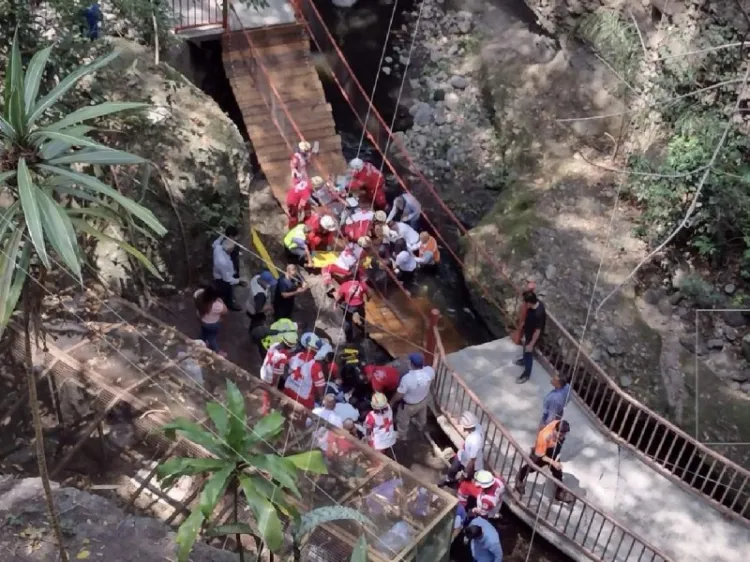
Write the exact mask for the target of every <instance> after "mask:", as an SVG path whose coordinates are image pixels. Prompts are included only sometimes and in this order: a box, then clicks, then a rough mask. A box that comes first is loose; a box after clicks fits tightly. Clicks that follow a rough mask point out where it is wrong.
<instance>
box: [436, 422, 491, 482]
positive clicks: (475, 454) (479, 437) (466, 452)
mask: <svg viewBox="0 0 750 562" xmlns="http://www.w3.org/2000/svg"><path fill="white" fill-rule="evenodd" d="M459 424H460V425H461V427H462V428H463V430H464V431H465V432H466V438H465V439H464V443H463V445H462V446H461V448H460V449H459V450H458V452H457V453H456V455H455V456H454V457H453V459H451V467H450V470H448V474H447V475H446V477H445V481H444V482H443V483H442V484H441V485H442V486H445V485H451V484H455V483H456V477H457V476H458V473H459V472H461V471H463V473H464V475H465V478H466V479H468V480H471V478H473V476H474V473H475V472H478V471H480V470H483V469H484V451H483V449H484V434H483V432H482V429H481V427H479V422H478V420H477V416H476V415H475V414H474V412H470V411H468V410H467V411H465V412H463V413H462V414H461V418H460V420H459Z"/></svg>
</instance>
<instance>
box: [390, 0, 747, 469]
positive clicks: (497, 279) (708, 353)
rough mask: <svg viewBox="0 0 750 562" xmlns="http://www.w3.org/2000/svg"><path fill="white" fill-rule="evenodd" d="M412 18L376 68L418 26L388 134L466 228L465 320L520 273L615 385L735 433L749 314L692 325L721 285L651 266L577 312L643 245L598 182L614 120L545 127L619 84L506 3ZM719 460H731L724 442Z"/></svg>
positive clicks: (587, 108)
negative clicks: (399, 109)
mask: <svg viewBox="0 0 750 562" xmlns="http://www.w3.org/2000/svg"><path fill="white" fill-rule="evenodd" d="M418 10H419V5H417V6H416V7H415V9H414V11H413V13H412V15H411V20H410V24H409V25H408V32H405V33H403V34H402V44H401V45H400V46H399V47H397V48H396V50H395V52H394V54H393V56H392V58H391V60H392V61H393V62H394V64H392V65H391V66H392V68H391V67H389V72H394V73H396V74H400V73H401V72H403V67H404V66H405V64H406V62H407V61H406V54H407V53H408V49H409V41H410V39H411V34H412V33H413V32H414V29H415V25H416V22H417V20H418V21H419V30H418V33H417V41H416V50H415V56H414V57H413V59H412V61H411V65H410V69H409V73H408V75H407V90H406V95H405V96H404V97H403V98H402V100H401V101H402V104H403V105H404V106H405V108H404V109H406V110H408V113H409V114H410V115H411V118H412V122H413V124H412V127H411V128H410V129H408V130H407V131H405V132H403V133H398V135H399V136H400V137H401V139H402V140H403V142H404V144H405V146H406V148H407V150H408V151H409V153H410V154H411V155H412V160H413V162H414V163H410V162H408V161H407V160H406V159H405V158H403V157H402V158H401V159H402V162H404V163H405V164H406V165H409V166H411V168H412V171H414V170H413V168H414V166H418V167H419V168H420V170H421V171H422V173H423V174H424V175H425V176H426V177H427V178H428V179H429V180H430V182H431V183H432V184H433V186H434V188H435V189H436V191H437V192H438V193H439V194H440V196H441V198H443V200H444V201H445V202H446V203H447V204H448V206H449V207H450V208H451V210H452V211H453V212H454V213H455V214H456V215H457V216H458V218H459V219H460V220H461V221H462V222H463V223H464V225H466V226H468V227H470V228H472V230H471V236H472V238H473V241H474V244H468V245H467V244H461V245H460V247H461V249H462V250H464V253H463V257H464V261H465V262H466V263H467V267H466V269H465V273H466V278H467V281H468V283H469V285H470V287H471V289H472V296H473V298H474V303H475V309H476V310H477V312H478V313H479V314H480V315H481V316H482V317H483V318H484V319H485V320H486V321H487V322H488V323H489V324H490V326H499V325H501V323H502V322H501V318H500V315H499V314H498V313H497V309H496V307H495V306H494V304H493V303H492V302H491V300H488V299H487V298H486V294H490V295H492V296H493V297H495V298H496V297H497V295H504V296H506V297H507V296H508V291H507V283H506V282H505V281H504V280H503V277H502V275H500V274H499V273H498V272H499V268H498V266H497V264H502V265H503V266H504V267H503V269H504V271H505V272H507V273H508V274H509V275H510V276H511V277H512V278H513V281H514V282H515V283H516V284H517V285H519V284H521V283H523V281H524V280H525V279H529V278H533V279H535V280H536V281H537V283H538V285H539V292H540V293H541V295H542V298H543V299H544V300H545V302H546V303H547V305H548V308H549V310H551V312H552V313H553V314H554V315H555V317H556V318H558V320H560V322H561V324H562V325H563V326H564V327H565V328H566V329H567V330H568V331H569V332H570V333H571V334H572V335H573V337H574V338H576V339H577V340H579V341H582V343H583V346H584V349H585V350H587V352H588V353H589V354H590V355H591V357H592V359H594V360H595V361H596V362H597V363H599V364H600V365H601V366H602V367H603V368H604V369H605V371H606V372H607V373H609V375H610V376H611V377H612V378H613V379H614V380H615V381H616V382H618V383H619V384H620V385H621V386H622V387H623V388H625V389H627V390H628V392H630V393H632V394H633V395H634V396H636V397H637V398H638V399H639V400H641V401H642V402H644V403H646V404H647V405H649V406H650V407H652V408H654V409H655V410H657V411H659V412H661V413H663V414H664V415H666V416H668V417H670V418H671V419H673V420H674V421H676V422H678V423H680V424H681V425H682V426H683V427H685V428H686V429H688V430H689V431H690V432H691V433H695V431H696V427H698V425H699V426H700V427H698V432H699V433H700V435H698V437H699V438H701V439H708V440H711V441H724V442H727V441H730V442H743V441H748V440H750V435H748V434H747V432H748V431H750V430H748V429H746V428H748V427H750V424H747V423H746V421H747V420H746V416H745V415H744V414H743V412H744V410H746V406H747V404H748V392H749V391H750V384H749V383H750V370H749V369H748V367H747V359H748V357H750V336H748V335H747V331H746V330H747V328H746V325H747V324H748V321H750V319H748V318H747V316H746V315H745V314H744V313H742V312H738V311H730V312H719V311H717V312H710V313H703V312H700V313H697V316H698V323H697V324H696V312H695V311H696V309H701V308H711V309H720V308H723V307H726V308H731V307H732V306H733V305H732V302H733V300H737V299H736V298H733V296H732V293H733V290H732V287H730V286H728V285H731V283H725V284H722V285H721V286H718V287H712V286H710V285H709V286H708V287H704V286H700V284H699V282H698V281H696V280H695V277H696V276H695V275H694V272H693V271H692V269H691V267H689V266H687V267H683V268H682V269H681V270H680V269H679V268H677V270H679V271H680V272H681V273H680V274H676V273H675V271H676V269H675V267H674V266H675V264H673V263H666V262H663V263H662V262H660V261H657V262H656V264H655V265H654V267H653V268H652V269H651V270H649V271H648V272H647V274H645V275H641V276H639V278H638V279H637V281H636V283H635V284H632V283H629V284H626V285H625V286H624V287H623V288H622V289H621V290H620V291H619V292H617V293H616V294H615V296H614V297H613V298H611V299H609V300H608V301H607V303H605V305H604V306H603V307H602V309H601V310H600V311H599V313H598V314H594V313H593V311H594V310H595V309H596V307H597V306H598V304H599V303H600V302H601V301H602V299H603V298H604V297H605V295H607V294H608V293H610V291H612V289H614V288H616V287H618V286H619V285H620V284H621V283H622V282H623V281H624V280H625V279H626V277H627V275H628V274H629V273H630V271H632V269H633V267H635V265H637V264H638V262H639V261H640V260H641V259H642V258H643V257H644V256H645V255H646V253H647V247H646V245H645V243H644V242H643V241H642V240H641V239H639V238H637V237H636V236H635V235H634V234H633V227H634V225H635V219H636V218H637V216H638V213H637V210H636V209H634V208H633V207H631V206H630V205H628V204H626V203H625V202H624V201H623V200H624V195H625V193H624V192H623V190H622V189H621V180H622V176H621V175H619V174H615V173H612V169H616V168H617V167H618V160H616V155H617V153H618V151H619V150H620V149H621V148H622V147H621V146H620V138H621V125H622V123H621V120H620V117H618V116H614V117H612V118H609V119H597V120H586V119H581V120H577V121H570V122H561V121H559V120H560V119H569V118H576V117H585V116H587V115H593V114H610V113H619V112H622V111H623V110H624V109H626V104H625V103H624V102H623V100H621V99H620V98H619V93H620V92H621V90H622V84H621V83H620V81H619V78H618V77H617V76H614V75H613V73H612V72H611V69H609V68H607V66H606V65H604V64H602V63H601V61H599V60H598V59H597V58H596V57H595V56H594V55H593V54H592V53H591V52H589V51H588V50H587V49H586V48H585V47H584V46H583V45H582V44H580V43H578V42H576V41H575V40H574V39H573V38H571V37H570V36H567V35H564V34H563V33H562V32H561V34H560V35H559V36H558V37H557V38H553V37H550V36H549V35H548V34H547V32H546V31H543V30H542V29H541V28H539V27H536V26H535V24H534V22H533V19H534V18H533V16H532V17H531V20H528V19H526V20H522V19H521V18H520V17H519V15H518V11H511V9H510V8H509V7H508V6H507V5H506V4H503V3H500V2H489V1H478V0H477V1H472V2H461V3H460V5H452V4H450V3H443V2H439V1H437V0H425V2H424V7H423V8H422V13H421V16H420V15H419V11H418ZM550 29H551V28H550ZM394 154H395V156H396V157H397V158H398V156H399V155H398V150H395V149H394ZM414 185H417V187H416V189H415V191H416V192H417V194H418V196H419V197H420V198H421V199H422V201H423V205H424V206H425V207H426V209H427V213H428V216H430V215H431V214H432V216H440V215H439V213H438V205H437V203H436V199H435V198H434V196H433V195H431V194H430V192H429V189H427V188H424V187H419V183H418V182H415V183H414ZM440 224H447V223H446V222H445V221H442V220H441V222H440ZM455 247H456V248H458V247H459V245H456V246H455ZM488 255H489V260H488ZM680 275H681V276H682V277H680ZM501 300H502V299H501ZM515 304H516V303H515V299H513V298H507V299H505V300H502V302H501V305H504V306H505V307H506V309H512V308H513V307H514V306H515ZM696 326H697V329H698V334H699V335H698V339H697V340H696ZM584 327H585V334H584ZM696 341H697V342H698V343H697V346H696V343H695V342H696ZM696 359H697V361H696ZM696 396H697V400H696ZM720 412H724V415H720ZM696 420H700V424H698V423H697V421H696ZM723 452H725V453H727V454H731V455H733V456H734V458H736V459H737V460H740V461H743V462H744V461H746V460H747V459H745V458H744V455H743V454H742V453H741V451H739V448H737V449H736V450H734V449H733V450H726V451H723Z"/></svg>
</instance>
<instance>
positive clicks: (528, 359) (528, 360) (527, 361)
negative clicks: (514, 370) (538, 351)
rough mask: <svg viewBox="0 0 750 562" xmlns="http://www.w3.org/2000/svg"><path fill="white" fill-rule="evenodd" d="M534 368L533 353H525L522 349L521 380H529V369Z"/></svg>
mask: <svg viewBox="0 0 750 562" xmlns="http://www.w3.org/2000/svg"><path fill="white" fill-rule="evenodd" d="M533 366H534V352H533V351H526V350H525V349H524V351H523V373H522V374H521V377H522V378H525V379H527V378H529V377H530V376H531V368H532V367H533Z"/></svg>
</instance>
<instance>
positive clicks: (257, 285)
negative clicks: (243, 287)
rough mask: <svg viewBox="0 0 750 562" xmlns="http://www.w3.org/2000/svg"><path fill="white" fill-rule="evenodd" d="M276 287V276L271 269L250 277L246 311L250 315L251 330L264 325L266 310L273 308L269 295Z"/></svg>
mask: <svg viewBox="0 0 750 562" xmlns="http://www.w3.org/2000/svg"><path fill="white" fill-rule="evenodd" d="M275 288H276V278H275V277H274V276H273V275H272V274H271V272H270V271H261V272H260V273H258V274H257V275H255V276H253V277H252V278H251V279H250V294H249V295H248V297H247V302H246V303H245V311H246V312H247V315H248V316H249V317H250V332H251V333H252V331H253V330H254V329H255V328H256V327H257V326H262V325H263V323H264V322H265V320H266V312H268V311H270V310H271V308H272V307H271V303H270V302H269V300H268V295H269V294H270V293H271V291H273V290H274V289H275Z"/></svg>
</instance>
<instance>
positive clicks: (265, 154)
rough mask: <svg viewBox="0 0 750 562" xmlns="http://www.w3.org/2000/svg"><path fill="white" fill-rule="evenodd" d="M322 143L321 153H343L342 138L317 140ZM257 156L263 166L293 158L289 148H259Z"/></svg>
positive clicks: (334, 137)
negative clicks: (285, 158) (284, 158)
mask: <svg viewBox="0 0 750 562" xmlns="http://www.w3.org/2000/svg"><path fill="white" fill-rule="evenodd" d="M317 140H318V142H319V143H320V152H321V153H325V152H326V151H335V150H338V151H339V152H341V138H340V137H339V136H338V135H336V136H333V137H329V138H327V139H317ZM257 155H258V161H259V162H260V163H261V164H262V163H263V162H273V161H275V160H279V159H281V158H283V157H284V156H286V157H288V158H291V154H289V148H288V146H279V145H277V146H276V147H270V148H268V149H266V148H265V147H258V148H257Z"/></svg>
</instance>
